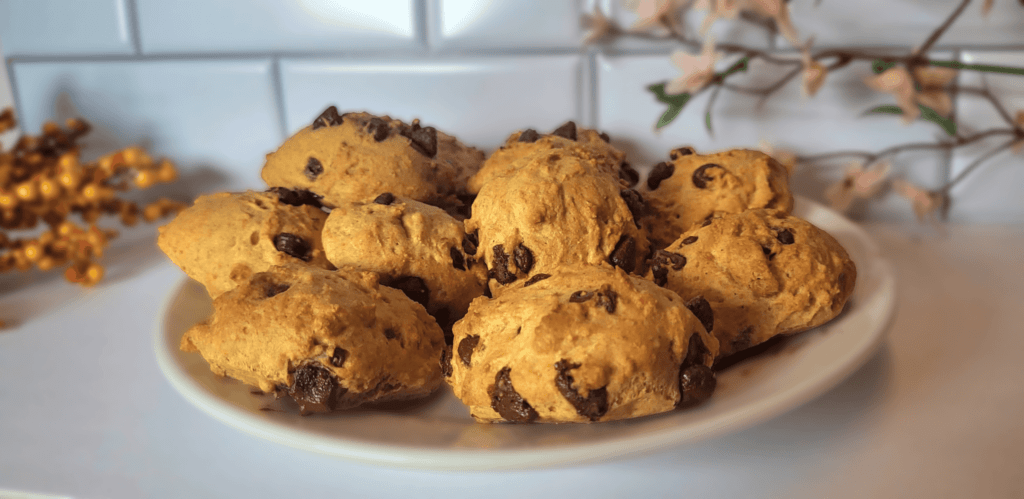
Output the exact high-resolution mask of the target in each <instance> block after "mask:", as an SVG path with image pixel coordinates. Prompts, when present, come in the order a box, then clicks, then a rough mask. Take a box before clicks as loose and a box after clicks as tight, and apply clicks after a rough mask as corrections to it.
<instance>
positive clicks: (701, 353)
mask: <svg viewBox="0 0 1024 499" xmlns="http://www.w3.org/2000/svg"><path fill="white" fill-rule="evenodd" d="M709 360H714V359H712V358H711V351H709V350H708V347H707V346H706V345H704V339H703V338H701V337H700V334H699V333H697V332H694V333H693V334H691V335H690V342H689V346H688V347H687V348H686V358H684V359H683V366H684V367H685V366H691V365H694V364H707V363H708V361H709Z"/></svg>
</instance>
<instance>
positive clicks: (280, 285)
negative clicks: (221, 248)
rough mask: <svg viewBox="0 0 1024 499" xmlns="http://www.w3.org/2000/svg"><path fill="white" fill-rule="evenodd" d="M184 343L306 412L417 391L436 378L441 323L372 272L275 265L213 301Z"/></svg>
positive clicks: (425, 390) (213, 365)
mask: <svg viewBox="0 0 1024 499" xmlns="http://www.w3.org/2000/svg"><path fill="white" fill-rule="evenodd" d="M213 307H214V314H213V317H212V318H211V319H210V320H209V321H208V322H207V323H204V324H199V325H196V326H194V327H193V328H191V329H189V330H188V331H187V332H186V333H185V335H184V336H183V337H182V339H181V348H182V350H185V351H189V352H199V353H200V354H201V355H202V356H203V358H205V359H206V360H207V361H208V362H209V363H210V369H211V370H213V372H214V373H216V374H219V375H222V376H229V377H232V378H235V379H237V380H239V381H242V382H243V383H246V384H248V385H252V386H256V387H259V389H260V390H263V391H264V392H267V393H270V392H274V393H277V394H279V395H287V396H290V397H292V398H293V399H295V401H296V402H297V403H298V405H299V408H300V410H301V411H302V412H303V413H304V414H305V413H310V412H325V411H331V410H336V409H345V408H349V407H354V406H357V405H360V404H362V403H366V402H374V401H386V400H402V399H410V398H418V397H423V396H426V395H428V394H430V393H431V392H433V391H434V390H435V389H436V388H438V386H440V384H441V370H440V366H439V365H438V359H439V358H440V356H441V352H442V348H443V347H444V339H443V337H442V333H441V329H440V328H439V327H438V326H437V324H435V323H434V321H433V320H431V319H430V317H429V316H428V315H427V312H426V310H424V309H423V307H422V306H420V305H419V304H417V303H415V302H413V301H412V300H410V299H409V298H408V297H406V296H405V295H404V294H402V292H400V291H398V290H395V289H391V288H388V287H385V286H380V285H379V284H378V283H377V276H376V275H375V274H373V273H368V272H367V273H361V272H349V271H344V270H341V271H337V272H332V271H327V270H321V269H316V268H310V267H295V266H292V267H273V268H271V269H269V270H268V271H266V272H259V273H256V274H254V275H253V276H252V277H251V278H250V279H249V280H247V281H246V282H244V283H242V284H241V285H239V287H237V288H235V289H233V290H231V291H228V292H227V293H224V294H223V295H221V296H219V297H217V298H216V299H215V300H214V301H213Z"/></svg>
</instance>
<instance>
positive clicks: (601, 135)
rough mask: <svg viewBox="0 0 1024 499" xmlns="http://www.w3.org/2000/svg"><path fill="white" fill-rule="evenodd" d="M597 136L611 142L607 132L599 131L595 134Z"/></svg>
mask: <svg viewBox="0 0 1024 499" xmlns="http://www.w3.org/2000/svg"><path fill="white" fill-rule="evenodd" d="M597 136H598V137H601V140H603V141H605V142H611V141H612V138H611V137H609V136H608V134H607V133H604V132H601V133H599V134H597Z"/></svg>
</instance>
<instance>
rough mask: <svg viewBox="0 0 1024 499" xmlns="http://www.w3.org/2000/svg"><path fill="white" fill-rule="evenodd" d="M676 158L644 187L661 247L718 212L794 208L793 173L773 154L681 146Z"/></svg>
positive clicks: (652, 231) (651, 232) (651, 233)
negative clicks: (704, 151)
mask: <svg viewBox="0 0 1024 499" xmlns="http://www.w3.org/2000/svg"><path fill="white" fill-rule="evenodd" d="M670 158H671V160H670V161H666V162H663V163H658V164H657V165H655V166H654V168H653V169H652V170H651V172H650V173H649V174H648V176H647V181H646V183H645V185H643V186H642V188H641V193H642V194H643V196H644V199H646V200H647V203H648V205H649V207H650V210H651V212H650V217H648V219H647V221H646V222H645V228H646V229H647V233H648V237H649V239H650V241H651V244H652V246H653V247H654V248H656V249H661V248H664V247H666V246H668V245H669V244H671V243H672V241H675V240H676V239H678V238H679V235H680V234H682V233H683V232H685V231H687V230H689V229H690V228H691V227H692V226H693V225H694V224H697V223H700V222H702V221H704V219H705V218H707V217H708V216H710V215H711V214H712V213H716V212H723V213H739V212H741V211H743V210H749V209H754V208H774V209H778V210H782V211H783V212H786V213H789V212H790V211H791V210H792V209H793V195H792V194H790V192H789V173H788V171H787V170H786V168H785V167H784V166H782V164H780V163H779V162H778V161H775V160H774V159H772V158H771V157H770V156H768V155H767V154H764V153H762V152H759V151H751V150H745V149H735V150H731V151H724V152H718V153H714V154H697V153H695V152H693V149H692V148H689V147H680V148H677V149H674V150H673V151H672V152H671V153H670Z"/></svg>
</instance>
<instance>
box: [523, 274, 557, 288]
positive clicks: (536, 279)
mask: <svg viewBox="0 0 1024 499" xmlns="http://www.w3.org/2000/svg"><path fill="white" fill-rule="evenodd" d="M548 277H551V274H534V276H533V277H531V278H530V280H528V281H526V282H525V283H523V287H524V288H525V287H527V286H529V285H531V284H536V283H538V282H540V281H543V280H544V279H547V278H548Z"/></svg>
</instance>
